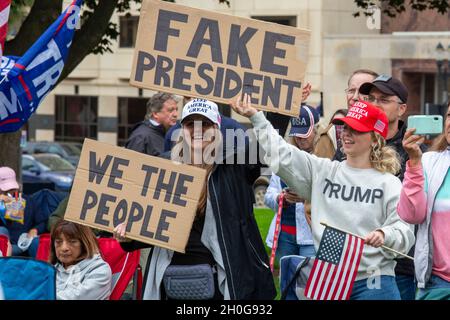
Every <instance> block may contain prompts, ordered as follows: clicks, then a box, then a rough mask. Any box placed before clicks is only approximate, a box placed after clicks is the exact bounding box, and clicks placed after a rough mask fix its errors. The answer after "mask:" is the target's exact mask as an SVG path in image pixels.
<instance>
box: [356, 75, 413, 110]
mask: <svg viewBox="0 0 450 320" xmlns="http://www.w3.org/2000/svg"><path fill="white" fill-rule="evenodd" d="M373 88H377V89H378V90H380V91H381V92H383V93H384V94H387V95H390V96H397V97H398V98H399V99H400V100H401V102H403V103H406V102H407V101H408V89H406V87H405V85H404V84H403V83H402V82H401V81H400V80H398V79H395V78H392V77H391V76H386V75H381V76H379V77H377V78H376V79H375V80H373V81H372V82H366V83H363V84H362V85H361V87H360V88H359V92H360V93H361V94H366V95H367V94H369V93H370V90H372V89H373Z"/></svg>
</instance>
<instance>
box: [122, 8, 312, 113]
mask: <svg viewBox="0 0 450 320" xmlns="http://www.w3.org/2000/svg"><path fill="white" fill-rule="evenodd" d="M309 39H310V32H309V31H308V30H301V29H298V28H293V27H288V26H282V25H278V24H274V23H269V22H263V21H257V20H253V19H247V18H240V17H235V16H231V15H226V14H220V13H216V12H212V11H206V10H199V9H194V8H190V7H186V6H181V5H177V4H172V3H168V2H163V1H156V0H144V1H143V4H142V8H141V15H140V19H139V28H138V34H137V40H136V46H135V53H134V59H133V67H132V71H131V77H130V84H131V85H134V86H137V87H140V88H149V89H153V90H160V91H165V92H173V93H175V94H179V95H184V96H192V97H199V98H206V99H210V100H214V101H217V102H223V103H229V102H230V101H232V100H235V99H236V97H237V96H238V95H239V94H240V93H241V92H242V93H249V94H251V97H252V104H253V105H254V106H255V107H256V108H258V109H261V110H266V111H272V112H277V113H282V114H287V115H292V116H296V117H297V116H298V115H299V112H300V111H299V110H300V103H301V96H302V94H301V93H302V86H303V78H304V76H305V72H306V63H307V58H308V50H309V49H308V48H309Z"/></svg>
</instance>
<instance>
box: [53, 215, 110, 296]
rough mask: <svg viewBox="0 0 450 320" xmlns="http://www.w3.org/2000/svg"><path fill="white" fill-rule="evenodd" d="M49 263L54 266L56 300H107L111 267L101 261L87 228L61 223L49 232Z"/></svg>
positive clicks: (96, 245) (93, 237)
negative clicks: (50, 241) (50, 242)
mask: <svg viewBox="0 0 450 320" xmlns="http://www.w3.org/2000/svg"><path fill="white" fill-rule="evenodd" d="M51 239H52V244H51V248H50V258H49V262H50V263H51V264H53V265H55V267H56V270H57V273H56V296H57V299H58V300H106V299H108V298H109V296H110V295H111V268H110V267H109V265H108V264H107V263H106V262H105V261H104V260H103V259H102V257H101V255H100V250H99V248H98V244H97V239H96V238H95V235H94V233H93V232H92V230H91V229H90V228H89V227H86V226H82V225H79V224H76V223H73V222H69V221H65V220H60V221H59V222H58V223H56V224H55V226H54V228H53V230H52V232H51Z"/></svg>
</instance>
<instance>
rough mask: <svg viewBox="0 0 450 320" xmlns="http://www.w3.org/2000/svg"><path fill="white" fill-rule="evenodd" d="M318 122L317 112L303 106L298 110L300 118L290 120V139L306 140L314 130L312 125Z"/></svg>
mask: <svg viewBox="0 0 450 320" xmlns="http://www.w3.org/2000/svg"><path fill="white" fill-rule="evenodd" d="M319 120H320V115H319V112H317V111H316V109H314V108H313V107H310V106H307V105H303V106H301V108H300V116H299V117H298V118H291V130H290V131H289V136H290V137H300V138H308V137H309V136H310V135H311V133H312V132H313V130H314V125H315V124H317V123H318V122H319Z"/></svg>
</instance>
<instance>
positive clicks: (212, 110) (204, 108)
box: [181, 99, 222, 129]
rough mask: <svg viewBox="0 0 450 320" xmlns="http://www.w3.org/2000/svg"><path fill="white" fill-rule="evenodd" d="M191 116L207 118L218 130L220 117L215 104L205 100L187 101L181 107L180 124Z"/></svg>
mask: <svg viewBox="0 0 450 320" xmlns="http://www.w3.org/2000/svg"><path fill="white" fill-rule="evenodd" d="M192 114H199V115H202V116H204V117H206V118H208V119H209V120H211V121H212V122H213V123H215V124H217V126H218V127H219V129H220V123H221V122H222V117H221V116H220V113H219V107H218V106H217V104H216V103H214V102H212V101H209V100H206V99H193V100H191V101H189V102H188V103H186V104H185V105H184V107H183V112H182V114H181V123H183V120H184V119H186V118H187V117H188V116H190V115H192Z"/></svg>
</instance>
